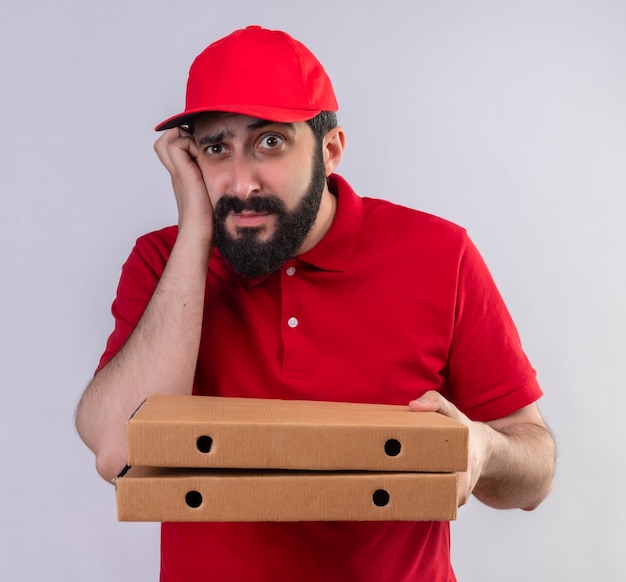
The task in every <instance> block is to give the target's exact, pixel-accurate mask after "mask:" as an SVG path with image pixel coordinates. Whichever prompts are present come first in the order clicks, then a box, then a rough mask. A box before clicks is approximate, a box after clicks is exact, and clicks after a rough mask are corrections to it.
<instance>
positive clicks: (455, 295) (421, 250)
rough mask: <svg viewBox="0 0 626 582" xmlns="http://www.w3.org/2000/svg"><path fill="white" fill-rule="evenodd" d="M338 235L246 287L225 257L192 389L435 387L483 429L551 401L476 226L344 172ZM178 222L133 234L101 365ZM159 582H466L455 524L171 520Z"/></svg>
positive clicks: (333, 394) (342, 397)
mask: <svg viewBox="0 0 626 582" xmlns="http://www.w3.org/2000/svg"><path fill="white" fill-rule="evenodd" d="M330 189H331V191H332V192H333V193H335V194H336V195H337V197H338V205H337V213H336V216H335V219H334V222H333V224H332V226H331V228H330V230H329V231H328V233H327V234H326V236H325V237H324V238H323V239H322V240H321V241H320V242H319V243H318V244H317V245H316V246H315V247H314V248H313V249H311V250H310V251H308V252H307V253H305V254H303V255H300V256H298V257H297V258H294V259H292V260H290V261H289V262H288V263H286V264H285V265H284V266H283V267H282V268H281V270H280V271H279V272H277V273H275V274H273V275H271V276H269V277H265V278H262V279H258V280H246V279H245V278H243V277H241V276H240V275H238V274H237V273H235V272H234V271H233V270H232V269H231V267H230V266H229V265H228V264H227V263H226V262H225V261H224V260H223V259H222V257H221V256H220V255H219V252H218V251H217V250H214V251H213V255H212V257H211V260H210V263H209V271H208V275H207V287H206V300H205V311H204V319H203V328H202V339H201V343H200V353H199V358H198V365H197V370H196V378H195V385H194V393H196V394H206V395H218V396H244V397H251V398H283V399H309V400H333V401H350V402H372V403H388V404H407V403H408V402H409V401H410V400H412V399H414V398H417V397H419V396H420V395H421V394H423V393H424V392H426V391H427V390H438V391H440V392H441V393H442V394H443V395H444V396H445V397H446V398H448V399H449V400H451V401H452V402H453V403H454V404H455V405H456V406H458V407H459V408H460V409H461V410H462V411H463V412H464V413H465V414H467V415H468V416H469V417H470V418H472V419H473V420H480V421H487V420H492V419H495V418H499V417H502V416H505V415H508V414H510V413H512V412H514V411H516V410H518V409H519V408H521V407H523V406H526V405H528V404H530V403H532V402H534V401H535V400H537V399H538V398H539V396H540V395H541V390H540V388H539V386H538V384H537V382H536V379H535V372H534V370H533V369H532V367H531V365H530V364H529V362H528V360H527V358H526V356H525V355H524V352H523V351H522V347H521V344H520V341H519V337H518V334H517V331H516V329H515V326H514V324H513V322H512V320H511V318H510V316H509V313H508V311H507V309H506V307H505V305H504V303H503V301H502V298H501V296H500V294H499V292H498V290H497V288H496V286H495V284H494V282H493V280H492V278H491V276H490V274H489V272H488V270H487V267H486V266H485V264H484V262H483V260H482V258H481V257H480V255H479V254H478V251H477V250H476V248H475V247H474V245H473V244H472V243H471V241H470V240H469V238H468V237H467V234H466V232H465V231H464V230H463V229H462V228H460V227H458V226H456V225H453V224H451V223H450V222H447V221H445V220H442V219H440V218H436V217H434V216H431V215H428V214H425V213H422V212H418V211H415V210H410V209H407V208H404V207H401V206H397V205H394V204H392V203H390V202H386V201H382V200H374V199H367V198H359V197H358V196H357V195H356V194H355V193H354V192H353V191H352V189H351V188H350V186H349V185H348V184H347V183H346V182H345V181H344V180H343V179H342V178H341V177H339V176H337V175H334V176H332V177H331V184H330ZM176 232H177V230H176V227H170V228H166V229H164V230H161V231H158V232H154V233H151V234H148V235H146V236H144V237H142V238H140V239H139V240H138V241H137V245H136V247H135V249H134V250H133V252H132V254H131V256H130V257H129V259H128V261H127V262H126V264H125V265H124V268H123V272H122V277H121V279H120V284H119V288H118V294H117V298H116V300H115V302H114V304H113V314H114V317H115V323H116V325H115V330H114V332H113V334H112V335H111V337H110V338H109V341H108V344H107V349H106V351H105V353H104V355H103V356H102V360H101V362H100V367H102V366H104V365H105V364H106V363H107V362H108V361H109V360H110V358H111V357H113V355H114V354H115V353H116V352H117V350H119V349H120V348H121V346H122V345H123V344H124V342H125V341H126V339H127V337H128V336H129V334H130V333H131V332H132V330H133V329H134V326H135V325H136V324H137V322H138V320H139V319H140V317H141V315H142V313H143V310H144V309H145V307H146V305H147V303H148V301H149V300H150V298H151V296H152V293H153V291H154V289H155V287H156V285H157V283H158V280H159V277H160V275H161V273H162V272H163V269H164V267H165V264H166V262H167V259H168V257H169V253H170V251H171V248H172V246H173V244H174V241H175V238H176ZM161 557H162V568H161V580H162V581H181V582H193V581H196V580H197V581H202V582H205V581H208V580H217V581H221V582H226V581H230V580H232V581H237V582H239V581H242V580H251V581H252V580H253V581H268V582H269V581H271V582H277V581H282V580H285V581H291V580H299V581H301V582H307V581H311V582H313V581H315V582H318V581H320V580H324V581H325V582H332V581H338V582H339V581H341V582H345V581H348V580H354V581H359V582H361V581H372V582H374V581H375V582H384V581H390V582H391V581H393V582H401V581H404V580H428V581H432V582H438V581H451V580H454V579H455V578H454V574H453V572H452V568H451V565H450V549H449V526H448V523H446V522H434V523H433V522H357V523H352V522H328V523H325V522H320V523H308V522H306V523H305V522H302V523H182V524H169V523H166V524H163V526H162V548H161Z"/></svg>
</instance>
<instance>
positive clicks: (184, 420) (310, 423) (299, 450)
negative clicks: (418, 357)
mask: <svg viewBox="0 0 626 582" xmlns="http://www.w3.org/2000/svg"><path fill="white" fill-rule="evenodd" d="M127 428H128V465H131V466H135V465H142V466H154V467H188V468H189V467H198V468H201V467H204V468H210V467H221V468H263V469H303V470H342V469H347V470H361V471H390V472H397V471H413V472H415V471H418V472H453V471H464V470H466V467H467V446H468V444H467V441H468V431H467V427H465V426H464V425H462V424H461V423H458V422H455V421H453V420H451V419H449V418H447V417H445V416H442V415H441V414H437V413H430V412H413V411H411V410H409V408H408V406H396V405H385V404H357V403H345V402H313V401H298V400H272V399H252V398H225V397H212V396H177V395H154V396H150V397H149V398H148V399H147V400H146V401H145V402H144V403H143V404H142V406H141V407H140V408H139V409H138V410H137V411H136V412H135V414H134V415H133V416H132V418H131V419H130V420H129V421H128V427H127Z"/></svg>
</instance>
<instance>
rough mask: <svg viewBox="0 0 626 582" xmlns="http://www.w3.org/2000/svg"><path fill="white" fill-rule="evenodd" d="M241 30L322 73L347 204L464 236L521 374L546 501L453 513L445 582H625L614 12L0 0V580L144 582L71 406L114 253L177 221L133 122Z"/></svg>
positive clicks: (625, 58)
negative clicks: (543, 467) (494, 292)
mask: <svg viewBox="0 0 626 582" xmlns="http://www.w3.org/2000/svg"><path fill="white" fill-rule="evenodd" d="M248 24H260V25H263V26H265V27H268V28H282V29H284V30H287V31H288V32H290V33H291V34H292V35H293V36H295V37H296V38H298V39H300V40H302V41H303V42H304V43H305V44H307V45H308V46H309V47H310V48H311V49H312V50H313V51H314V52H315V53H316V54H317V56H318V57H319V58H320V60H321V61H322V62H323V63H324V65H325V67H326V69H327V70H328V72H329V74H330V76H331V78H332V79H333V81H334V85H335V89H336V92H337V95H338V99H339V102H340V108H341V109H340V122H341V123H342V125H343V126H344V127H345V129H346V131H347V136H348V146H347V151H346V156H345V159H344V162H343V163H342V165H341V167H340V169H339V171H340V173H342V174H343V175H344V176H345V177H346V178H348V180H350V181H351V183H352V185H353V186H354V187H355V189H356V190H357V192H359V193H360V194H361V195H364V196H365V195H367V196H377V197H383V198H388V199H391V200H393V201H396V202H400V203H403V204H405V205H408V206H412V207H416V208H420V209H423V210H426V211H428V212H432V213H435V214H438V215H441V216H444V217H446V218H448V219H450V220H453V221H455V222H457V223H459V224H462V225H463V226H465V227H466V228H467V229H468V230H469V232H470V235H471V236H472V238H473V239H474V241H475V242H476V243H477V245H478V247H479V248H480V249H481V251H482V253H483V255H484V256H485V258H486V260H487V262H488V264H489V265H490V267H491V269H492V272H493V274H494V277H495V279H496V281H497V283H498V284H499V286H500V288H501V291H502V293H503V295H504V297H505V299H506V301H507V303H508V305H509V307H510V309H511V311H512V313H513V315H514V318H515V319H516V321H517V324H518V327H519V330H520V333H521V335H522V338H523V341H524V346H525V348H526V351H527V352H528V354H529V356H530V358H531V360H532V362H533V364H534V366H535V367H536V368H537V370H538V373H539V379H540V382H541V384H542V386H543V388H544V391H545V392H546V396H545V397H544V398H543V400H542V401H541V408H542V410H543V412H544V414H545V416H546V418H547V420H548V422H549V423H550V425H551V426H552V428H553V430H554V432H555V433H556V435H557V438H558V441H559V449H560V459H559V466H558V473H557V479H556V486H555V488H554V491H553V494H552V495H551V497H550V498H549V499H548V500H547V501H546V502H545V504H544V505H543V506H541V507H540V508H539V509H538V510H536V511H535V512H532V513H524V512H521V511H507V512H498V511H495V510H491V509H488V508H486V507H484V506H481V505H480V504H479V503H478V502H476V501H473V502H471V503H470V504H469V505H468V506H466V507H464V508H463V509H462V510H461V511H460V513H459V518H458V520H457V521H456V522H455V523H454V524H453V528H452V529H453V531H452V535H453V542H452V543H453V560H454V565H455V568H456V571H457V575H458V577H459V580H460V581H462V582H463V581H470V582H471V581H478V582H489V581H493V582H502V581H503V580H506V581H509V582H513V581H520V582H521V581H528V580H533V581H539V582H543V581H546V582H548V581H554V580H568V581H581V582H583V581H584V582H586V581H590V580H602V581H603V582H611V581H618V580H625V579H626V558H625V552H624V547H625V542H626V525H625V518H626V510H625V508H624V503H623V482H624V477H625V473H626V469H625V466H626V465H625V460H624V441H625V438H624V429H623V427H622V422H621V420H622V410H623V407H624V403H625V400H626V398H625V396H624V374H623V367H624V361H625V358H624V356H625V351H626V350H625V349H624V348H625V339H624V329H625V324H626V313H625V308H624V292H625V289H626V285H625V269H626V268H625V257H624V254H625V253H624V248H625V242H626V240H625V239H626V235H625V234H624V226H623V222H624V216H625V210H626V203H625V194H626V191H625V190H626V4H625V3H624V2H623V1H618V0H613V1H611V0H586V1H585V0H560V1H559V0H527V1H525V2H514V1H504V0H483V1H471V0H447V1H446V0H441V1H437V2H435V1H430V2H428V1H425V0H406V1H404V2H402V1H393V0H388V1H386V2H373V1H371V0H344V1H343V2H340V1H338V0H333V1H327V0H318V1H317V2H302V3H301V2H295V1H293V0H265V1H264V2H259V1H252V0H249V1H233V2H212V1H210V0H203V1H195V0H179V1H177V2H174V1H171V0H169V1H165V0H125V1H123V2H122V1H120V0H107V1H106V2H104V1H103V2H89V1H85V0H57V2H46V1H45V0H15V1H12V0H4V2H3V3H2V16H1V17H0V99H1V106H0V132H1V134H0V165H1V167H0V170H1V173H0V189H1V198H0V220H1V221H2V225H1V228H0V237H1V249H2V256H1V258H0V261H1V265H0V268H1V271H0V273H1V286H0V293H1V295H0V298H1V301H0V322H1V323H0V326H1V327H0V330H1V332H0V333H1V336H0V341H1V345H0V347H1V349H0V358H1V359H0V370H1V373H2V376H1V377H2V380H1V382H2V397H3V398H2V401H3V404H2V406H1V407H0V414H1V419H0V431H1V432H0V442H1V445H0V446H1V453H2V458H1V461H2V467H3V472H2V479H1V482H0V499H1V503H2V516H1V518H0V528H1V535H2V539H1V540H0V579H2V580H7V581H12V582H16V581H17V582H21V581H43V580H46V581H49V580H53V581H56V580H58V581H64V582H71V581H81V582H82V581H90V582H99V581H105V580H106V581H108V580H118V581H136V580H141V581H143V580H156V579H157V572H158V527H157V526H156V525H155V524H136V523H130V524H128V523H126V524H121V523H117V522H116V516H115V503H114V491H113V488H112V487H111V486H110V485H107V484H106V483H104V481H102V480H101V479H100V478H99V477H98V476H97V474H96V472H95V469H94V466H93V459H92V456H91V453H90V452H89V451H88V450H87V449H86V447H84V445H83V444H82V443H81V442H80V440H79V438H78V437H77V435H76V433H75V431H74V428H73V412H74V407H75V405H76V402H77V400H78V398H79V396H80V394H81V392H82V389H83V387H84V386H85V384H86V383H87V382H88V380H89V379H90V376H91V374H92V372H93V369H94V367H95V366H96V363H97V361H98V358H99V356H100V353H101V352H102V350H103V347H104V342H105V339H106V337H107V335H108V333H109V332H110V330H111V326H112V319H111V316H110V314H109V307H110V303H111V301H112V299H113V296H114V292H115V288H116V285H117V279H118V276H119V270H120V267H121V264H122V263H123V261H124V260H125V258H126V256H127V254H128V252H129V251H130V249H131V247H132V245H133V243H134V240H135V238H136V237H137V236H139V235H140V234H143V233H144V232H147V231H149V230H153V229H156V228H159V227H161V226H164V225H166V224H171V223H174V222H175V221H176V212H175V205H174V202H173V197H172V195H171V193H170V186H169V180H168V176H167V174H166V173H165V170H163V169H162V168H161V167H160V165H159V163H158V160H157V159H156V156H155V155H154V153H153V151H152V142H153V141H154V139H155V137H156V136H155V134H154V133H153V130H152V128H153V127H154V125H155V124H156V123H157V122H159V121H161V120H162V119H164V118H166V117H168V116H170V115H172V114H174V113H177V112H178V111H179V110H181V109H182V106H183V99H184V87H185V82H186V76H187V70H188V66H189V64H190V63H191V61H192V59H193V57H195V55H196V54H197V53H199V52H200V51H201V50H202V49H203V48H204V47H205V46H206V45H207V44H209V43H210V42H212V41H213V40H216V39H217V38H220V37H222V36H224V35H226V34H228V33H229V32H231V31H232V30H234V29H235V28H240V27H243V26H245V25H248Z"/></svg>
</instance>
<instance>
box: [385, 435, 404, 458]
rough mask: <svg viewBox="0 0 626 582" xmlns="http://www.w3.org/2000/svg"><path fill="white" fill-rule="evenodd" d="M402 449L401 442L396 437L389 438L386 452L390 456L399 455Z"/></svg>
mask: <svg viewBox="0 0 626 582" xmlns="http://www.w3.org/2000/svg"><path fill="white" fill-rule="evenodd" d="M401 449H402V445H401V444H400V441H398V440H396V439H389V440H388V441H387V442H386V443H385V453H387V455H388V456H389V457H397V456H398V455H399V454H400V450H401Z"/></svg>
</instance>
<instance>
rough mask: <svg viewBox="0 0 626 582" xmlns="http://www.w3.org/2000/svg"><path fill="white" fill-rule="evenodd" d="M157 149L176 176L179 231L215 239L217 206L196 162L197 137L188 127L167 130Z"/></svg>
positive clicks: (164, 162)
mask: <svg viewBox="0 0 626 582" xmlns="http://www.w3.org/2000/svg"><path fill="white" fill-rule="evenodd" d="M154 150H155V152H156V153H157V155H158V157H159V160H161V163H162V164H163V165H164V166H165V168H166V169H167V171H168V172H169V173H170V176H171V179H172V186H173V188H174V195H175V197H176V204H177V206H178V226H179V232H182V231H183V230H185V231H189V229H191V232H195V233H197V234H199V236H200V238H201V239H202V240H212V237H213V232H212V228H213V226H212V225H213V208H212V205H211V201H210V199H209V195H208V192H207V188H206V185H205V183H204V178H203V176H202V172H201V171H200V168H199V166H198V164H197V163H196V158H197V157H198V154H199V150H198V146H197V144H196V142H195V140H194V139H193V137H192V136H191V135H190V134H189V133H188V132H187V131H185V130H184V129H182V128H179V127H176V128H173V129H168V130H167V131H165V132H163V135H161V136H160V137H159V139H157V141H156V142H155V144H154Z"/></svg>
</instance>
